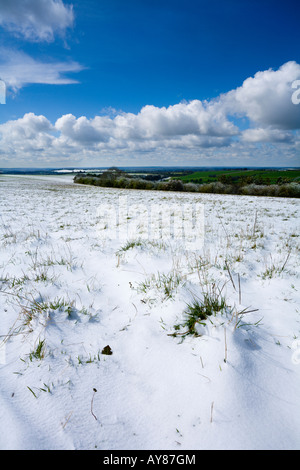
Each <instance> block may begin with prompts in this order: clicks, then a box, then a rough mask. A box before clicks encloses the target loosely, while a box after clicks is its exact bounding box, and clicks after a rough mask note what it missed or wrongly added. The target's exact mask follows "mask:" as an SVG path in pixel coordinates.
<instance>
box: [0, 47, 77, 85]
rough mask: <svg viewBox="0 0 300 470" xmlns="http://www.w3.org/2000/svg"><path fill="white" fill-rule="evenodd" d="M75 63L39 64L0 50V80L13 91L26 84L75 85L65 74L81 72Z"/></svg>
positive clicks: (22, 54) (24, 56) (5, 49)
mask: <svg viewBox="0 0 300 470" xmlns="http://www.w3.org/2000/svg"><path fill="white" fill-rule="evenodd" d="M83 68H84V67H82V66H81V65H80V64H78V63H77V62H73V61H70V62H41V61H38V60H35V59H33V58H32V57H30V56H29V55H27V54H25V53H24V52H20V51H16V50H12V49H8V48H3V47H2V48H0V78H1V79H2V80H4V82H5V83H6V85H7V86H8V87H10V88H12V89H13V90H14V91H16V90H18V89H20V88H22V87H23V86H24V85H28V84H34V83H39V84H48V85H66V84H72V83H77V81H76V80H74V79H71V78H68V77H65V76H64V74H65V73H75V72H79V71H81V70H83Z"/></svg>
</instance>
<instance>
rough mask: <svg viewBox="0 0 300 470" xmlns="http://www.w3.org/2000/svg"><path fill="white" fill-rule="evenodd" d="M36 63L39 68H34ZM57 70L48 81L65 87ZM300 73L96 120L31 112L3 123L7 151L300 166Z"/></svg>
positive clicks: (299, 69) (267, 76) (261, 77)
mask: <svg viewBox="0 0 300 470" xmlns="http://www.w3.org/2000/svg"><path fill="white" fill-rule="evenodd" d="M29 65H32V66H33V68H34V65H35V63H31V62H30V61H29ZM44 65H45V64H44ZM29 69H30V67H29ZM39 70H40V69H39V67H37V72H36V76H37V77H38V75H39V73H38V71H39ZM52 73H53V75H51V73H50V75H49V76H50V78H49V82H53V83H54V82H57V83H61V80H62V77H61V76H60V70H58V69H57V68H56V69H55V67H54V72H53V69H52ZM298 73H300V66H299V65H298V64H296V63H295V62H289V63H287V64H284V65H283V66H282V67H280V69H279V70H278V71H272V70H269V71H265V72H259V73H257V74H256V75H255V76H254V77H253V78H249V79H247V80H245V81H244V83H243V84H242V86H241V87H239V88H237V89H235V90H232V91H230V92H228V93H226V94H224V95H221V96H220V97H218V98H216V99H214V100H211V101H203V102H202V101H199V100H193V101H190V102H182V103H179V104H176V105H173V106H169V107H161V108H159V107H155V106H150V105H147V106H144V107H143V108H142V109H141V111H140V112H139V113H136V114H134V113H125V112H114V113H109V114H108V115H100V116H95V117H94V118H91V119H89V118H87V117H86V116H80V117H76V116H74V115H72V114H65V115H63V116H61V117H60V118H59V119H57V121H56V122H55V123H53V124H52V123H50V122H49V121H48V120H47V118H46V117H45V116H35V115H34V114H32V113H29V114H26V115H25V116H24V117H23V118H21V119H17V120H15V121H8V122H7V123H5V124H2V125H1V126H0V144H1V149H2V153H5V154H6V156H7V155H12V156H13V155H21V156H22V157H24V155H28V157H29V156H30V157H31V156H32V155H34V154H35V155H37V158H49V159H51V158H53V159H56V160H57V159H59V158H60V157H61V156H63V157H64V158H65V159H68V158H69V159H71V160H72V161H75V159H77V161H78V159H79V158H81V157H82V156H83V158H89V159H90V160H91V159H92V158H95V159H97V161H98V162H99V160H98V159H99V158H100V157H101V156H107V155H114V156H119V157H120V158H122V156H123V155H131V157H132V158H137V157H138V156H139V155H142V154H144V155H145V154H147V155H148V158H151V159H152V158H154V159H155V158H156V159H157V158H159V162H162V161H164V162H166V159H167V158H168V157H169V156H170V157H172V158H178V155H181V163H182V164H183V163H184V160H182V159H183V158H184V156H186V155H189V158H192V157H193V158H195V159H196V160H197V158H199V157H198V156H199V155H201V158H207V159H211V158H214V159H218V158H219V159H220V161H222V158H225V156H226V155H227V157H226V158H231V159H232V160H233V161H235V162H239V163H237V164H246V163H245V162H248V163H249V164H253V163H252V161H255V160H253V159H255V158H259V156H261V157H262V158H263V159H264V161H266V160H267V159H269V164H272V162H273V163H274V162H275V161H276V162H279V161H280V159H281V160H282V159H287V160H289V162H290V161H297V151H298V152H299V150H298V149H299V135H300V133H299V131H297V129H300V120H299V113H300V105H298V106H296V105H294V104H293V103H292V102H291V95H292V93H293V91H294V90H293V88H292V87H291V83H292V82H293V81H294V80H295V79H296V78H297V76H298ZM0 75H1V68H0ZM16 76H18V74H17V75H16ZM28 80H29V78H28ZM43 80H44V79H43ZM19 81H21V79H20V80H19ZM233 116H238V117H241V116H242V117H247V118H248V119H249V120H250V126H249V128H248V129H244V130H240V129H239V128H238V126H237V125H234V124H233V122H232V117H233ZM237 122H238V120H237ZM258 144H259V145H258ZM258 149H259V151H258ZM164 159H165V160H164ZM150 162H151V160H150V161H149V160H148V163H150ZM169 162H170V163H171V161H169ZM242 162H244V163H242ZM260 163H261V162H260ZM287 163H288V162H287ZM99 164H100V163H99ZM223 164H224V163H223Z"/></svg>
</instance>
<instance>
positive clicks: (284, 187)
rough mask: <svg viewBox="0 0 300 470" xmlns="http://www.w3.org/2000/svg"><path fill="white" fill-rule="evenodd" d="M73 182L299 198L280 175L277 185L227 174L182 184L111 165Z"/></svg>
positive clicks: (295, 186) (298, 189)
mask: <svg viewBox="0 0 300 470" xmlns="http://www.w3.org/2000/svg"><path fill="white" fill-rule="evenodd" d="M74 183H77V184H89V185H93V186H100V187H108V188H123V189H145V190H159V191H182V192H183V191H185V192H196V193H215V194H236V195H252V196H274V197H295V198H299V197H300V184H299V183H295V182H292V183H287V182H286V181H284V180H283V179H282V178H281V179H280V178H279V180H278V181H277V184H269V182H268V181H267V182H266V181H265V180H262V178H258V179H257V178H254V177H252V176H246V177H240V178H238V179H235V178H234V177H232V176H230V175H225V174H223V175H220V176H218V181H214V182H210V183H203V184H201V183H200V184H197V183H183V182H182V181H181V180H179V179H168V180H166V181H155V180H153V179H148V178H147V179H146V178H140V177H136V176H132V175H129V174H128V173H126V172H125V171H123V170H120V169H118V168H115V167H112V168H110V169H108V170H107V171H105V172H104V173H102V174H101V175H98V174H93V173H87V174H85V175H83V174H78V175H76V176H75V177H74Z"/></svg>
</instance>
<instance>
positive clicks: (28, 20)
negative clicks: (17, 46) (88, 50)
mask: <svg viewBox="0 0 300 470" xmlns="http://www.w3.org/2000/svg"><path fill="white" fill-rule="evenodd" d="M73 23H74V13H73V7H72V5H65V4H64V3H63V1H62V0H0V25H1V26H2V27H3V28H5V29H6V30H8V31H10V32H12V33H13V34H16V35H18V36H22V37H24V38H25V39H27V40H30V41H46V42H51V41H53V40H54V37H55V35H56V34H58V35H60V36H64V35H65V32H66V30H67V28H70V27H72V26H73Z"/></svg>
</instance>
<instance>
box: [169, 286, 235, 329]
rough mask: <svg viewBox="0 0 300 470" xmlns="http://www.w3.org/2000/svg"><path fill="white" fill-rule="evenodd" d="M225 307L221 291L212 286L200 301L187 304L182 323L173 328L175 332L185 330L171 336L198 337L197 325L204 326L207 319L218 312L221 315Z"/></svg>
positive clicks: (195, 300) (196, 300)
mask: <svg viewBox="0 0 300 470" xmlns="http://www.w3.org/2000/svg"><path fill="white" fill-rule="evenodd" d="M226 307H227V304H226V300H225V297H224V296H223V295H222V291H221V290H219V289H217V287H216V285H215V284H213V286H212V288H211V289H210V291H209V292H206V293H204V295H203V299H202V300H200V299H194V300H193V301H192V302H191V303H189V304H187V307H186V309H185V311H184V322H183V323H182V324H179V325H175V326H174V329H175V331H179V330H180V329H181V328H185V329H186V330H185V331H184V332H183V333H174V334H173V336H177V335H181V336H186V335H194V336H200V335H199V334H198V332H197V325H203V326H205V325H206V320H207V319H209V317H211V316H213V315H216V314H217V313H219V312H220V313H222V312H223V311H224V310H225V308H226Z"/></svg>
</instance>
